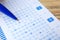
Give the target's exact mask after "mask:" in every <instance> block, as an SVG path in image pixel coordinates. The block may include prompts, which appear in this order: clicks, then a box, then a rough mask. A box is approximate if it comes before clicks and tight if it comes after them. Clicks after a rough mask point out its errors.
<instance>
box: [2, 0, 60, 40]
mask: <svg viewBox="0 0 60 40" xmlns="http://www.w3.org/2000/svg"><path fill="white" fill-rule="evenodd" d="M32 2H33V1H32V0H30V1H28V0H19V2H18V1H17V0H9V1H6V2H5V3H6V4H7V7H8V9H10V10H11V11H12V12H13V13H14V14H15V15H16V16H17V18H18V19H19V20H20V21H15V20H12V19H11V18H9V17H7V16H6V15H4V17H3V18H4V20H5V23H6V25H7V27H8V30H9V31H10V32H11V34H12V36H13V37H14V38H15V39H16V40H57V38H58V37H59V36H58V34H56V32H55V30H54V29H53V30H52V28H50V26H49V24H48V23H47V22H46V21H48V22H49V23H51V22H53V21H54V18H53V17H49V18H47V19H46V21H45V20H44V18H42V16H41V14H39V11H41V10H43V7H42V6H40V5H39V4H38V2H36V1H35V2H33V3H32ZM5 3H3V4H5ZM9 4H10V6H9ZM12 8H13V9H12ZM5 16H6V17H5ZM7 19H8V20H7ZM58 40H59V39H58Z"/></svg>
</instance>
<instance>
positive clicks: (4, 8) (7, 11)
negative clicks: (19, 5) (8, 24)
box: [0, 3, 18, 20]
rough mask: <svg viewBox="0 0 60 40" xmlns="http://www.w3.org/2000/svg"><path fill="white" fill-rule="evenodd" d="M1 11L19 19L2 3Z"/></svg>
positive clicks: (0, 5)
mask: <svg viewBox="0 0 60 40" xmlns="http://www.w3.org/2000/svg"><path fill="white" fill-rule="evenodd" d="M0 11H1V12H3V13H4V14H6V15H7V16H9V17H11V18H12V19H14V20H18V19H17V17H15V16H14V15H13V14H12V13H11V12H10V11H9V10H8V9H7V8H6V7H5V6H3V5H2V4H1V3H0Z"/></svg>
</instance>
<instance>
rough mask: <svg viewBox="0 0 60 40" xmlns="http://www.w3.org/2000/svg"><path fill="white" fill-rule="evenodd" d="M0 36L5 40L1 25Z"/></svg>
mask: <svg viewBox="0 0 60 40" xmlns="http://www.w3.org/2000/svg"><path fill="white" fill-rule="evenodd" d="M0 38H1V39H2V40H6V37H5V35H4V33H3V31H2V29H1V27H0Z"/></svg>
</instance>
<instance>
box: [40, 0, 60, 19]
mask: <svg viewBox="0 0 60 40" xmlns="http://www.w3.org/2000/svg"><path fill="white" fill-rule="evenodd" d="M40 2H41V3H42V4H43V5H44V6H45V7H47V8H48V9H49V10H50V11H51V12H52V13H53V14H54V15H55V16H56V17H57V18H58V19H60V0H40Z"/></svg>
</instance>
